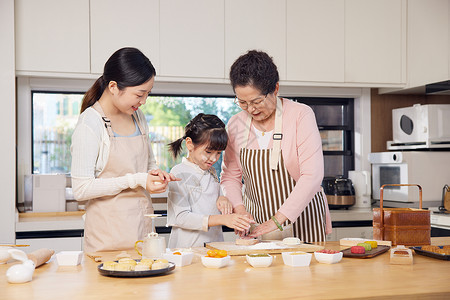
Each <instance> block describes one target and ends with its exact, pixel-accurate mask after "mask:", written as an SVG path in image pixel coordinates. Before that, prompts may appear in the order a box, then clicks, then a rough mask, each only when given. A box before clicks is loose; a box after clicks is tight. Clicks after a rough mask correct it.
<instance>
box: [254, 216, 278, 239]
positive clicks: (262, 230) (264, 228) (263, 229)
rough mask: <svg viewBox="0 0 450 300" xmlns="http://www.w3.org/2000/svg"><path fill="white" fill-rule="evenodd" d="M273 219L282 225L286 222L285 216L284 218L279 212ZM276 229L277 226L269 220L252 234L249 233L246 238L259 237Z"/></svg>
mask: <svg viewBox="0 0 450 300" xmlns="http://www.w3.org/2000/svg"><path fill="white" fill-rule="evenodd" d="M274 217H275V219H276V220H277V221H278V223H279V224H283V223H284V222H285V221H286V220H287V218H286V216H284V215H283V214H282V213H280V212H277V213H276V214H275V216H274ZM278 229H279V228H278V226H277V224H275V222H274V221H273V220H272V219H271V220H268V221H266V222H264V223H262V224H261V225H259V226H257V227H256V228H255V229H254V230H253V231H252V233H250V234H249V235H248V237H251V238H256V237H258V236H261V235H263V234H266V233H269V232H272V231H274V230H278Z"/></svg>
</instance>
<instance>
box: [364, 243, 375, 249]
mask: <svg viewBox="0 0 450 300" xmlns="http://www.w3.org/2000/svg"><path fill="white" fill-rule="evenodd" d="M364 243H366V244H370V246H371V247H372V249H375V248H377V247H378V243H377V241H365V242H364Z"/></svg>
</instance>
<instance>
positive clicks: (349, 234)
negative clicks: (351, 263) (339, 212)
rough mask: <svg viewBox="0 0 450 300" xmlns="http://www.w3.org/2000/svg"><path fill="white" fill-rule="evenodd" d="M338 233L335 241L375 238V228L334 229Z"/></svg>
mask: <svg viewBox="0 0 450 300" xmlns="http://www.w3.org/2000/svg"><path fill="white" fill-rule="evenodd" d="M333 231H335V232H336V236H335V237H334V238H335V241H339V240H340V239H342V238H362V239H372V238H373V227H338V228H333Z"/></svg>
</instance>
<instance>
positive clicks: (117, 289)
mask: <svg viewBox="0 0 450 300" xmlns="http://www.w3.org/2000/svg"><path fill="white" fill-rule="evenodd" d="M432 243H433V244H435V245H443V244H447V245H449V244H450V238H433V239H432ZM326 248H329V249H336V250H337V249H340V246H339V244H338V242H327V244H326ZM195 250H196V251H197V252H198V253H197V255H196V256H195V257H194V261H193V264H192V265H189V266H185V267H181V268H175V270H174V271H173V272H172V273H169V274H168V275H165V276H158V277H146V278H112V277H104V276H102V275H100V274H99V272H98V270H97V263H95V262H94V261H93V260H92V259H90V258H88V257H86V256H85V257H84V260H83V262H82V264H81V265H79V266H74V267H59V266H58V264H57V262H56V261H55V260H51V261H50V262H49V263H47V264H45V265H43V266H41V267H39V268H38V269H36V271H35V273H34V276H33V281H31V282H28V283H24V284H9V283H8V282H7V281H6V276H5V273H6V270H7V269H8V267H9V266H11V265H12V263H9V264H7V265H0V290H1V291H2V292H1V294H0V295H1V296H0V298H2V299H11V300H13V299H27V298H32V299H59V298H61V297H64V298H66V299H101V298H108V299H193V298H199V299H233V298H246V299H270V298H272V299H273V298H277V299H298V298H300V297H307V298H308V299H311V298H322V299H323V298H328V299H330V298H334V299H339V298H346V299H348V298H363V297H378V298H386V299H387V298H389V299H391V298H393V297H396V296H397V297H398V296H401V298H410V297H411V296H412V295H414V297H419V298H424V297H435V298H448V297H449V296H450V285H449V284H448V282H449V281H450V272H449V271H448V270H449V267H450V261H442V260H437V259H433V258H428V257H424V256H420V255H414V264H413V265H391V264H390V263H389V252H388V253H384V254H381V255H379V256H377V257H374V258H371V259H356V258H343V260H342V261H341V262H340V263H338V264H334V265H328V264H319V263H317V262H316V261H315V259H314V258H312V261H311V265H310V266H309V267H297V268H293V267H289V266H285V265H284V264H283V260H282V258H281V255H276V257H275V260H274V263H273V264H272V266H270V267H269V268H252V267H251V266H249V265H248V264H247V263H246V262H245V257H236V256H233V257H232V259H231V263H230V265H229V266H227V267H225V268H222V269H207V268H205V267H203V265H202V264H201V262H200V255H201V254H200V253H204V251H206V250H205V249H204V248H201V249H195ZM117 253H118V252H114V253H111V252H110V253H104V254H103V255H104V258H105V259H110V258H112V257H114V256H115V255H116V254H117ZM129 253H130V254H131V253H133V254H134V253H135V252H134V251H129Z"/></svg>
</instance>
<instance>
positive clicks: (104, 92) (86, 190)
mask: <svg viewBox="0 0 450 300" xmlns="http://www.w3.org/2000/svg"><path fill="white" fill-rule="evenodd" d="M155 75H156V71H155V69H154V67H153V65H152V64H151V62H150V60H149V59H148V58H147V57H146V56H145V55H144V54H143V53H142V52H140V51H139V50H138V49H135V48H122V49H120V50H118V51H116V52H115V53H114V54H113V55H112V56H111V57H110V58H109V59H108V61H107V62H106V64H105V67H104V72H103V75H102V76H100V78H98V79H97V81H96V82H95V83H94V85H93V86H92V87H91V88H90V89H89V90H88V91H87V93H86V94H85V96H84V98H83V102H82V105H81V114H80V117H79V119H78V123H77V125H76V128H75V131H74V133H73V136H72V147H71V152H72V174H71V175H72V187H73V192H74V196H75V199H77V200H78V201H86V200H87V204H86V218H85V225H84V250H85V251H86V252H95V251H107V250H121V249H130V248H133V246H134V243H135V242H136V241H137V240H140V239H142V238H143V237H144V235H145V234H146V233H147V232H148V231H149V230H150V224H149V221H148V220H147V219H148V218H146V217H144V215H145V214H147V213H152V212H153V208H152V205H151V199H150V196H149V195H148V194H149V193H160V192H164V191H165V189H166V187H167V184H168V182H169V181H171V180H177V179H176V178H175V177H174V176H173V175H170V174H168V173H166V172H164V171H161V170H159V169H158V168H157V166H156V161H155V158H154V156H153V153H152V150H151V147H150V142H149V138H148V125H147V122H146V120H145V117H144V115H143V113H142V112H141V111H140V110H139V106H141V105H143V104H145V101H146V99H147V96H148V94H149V93H150V91H151V90H152V88H153V82H154V78H155Z"/></svg>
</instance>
